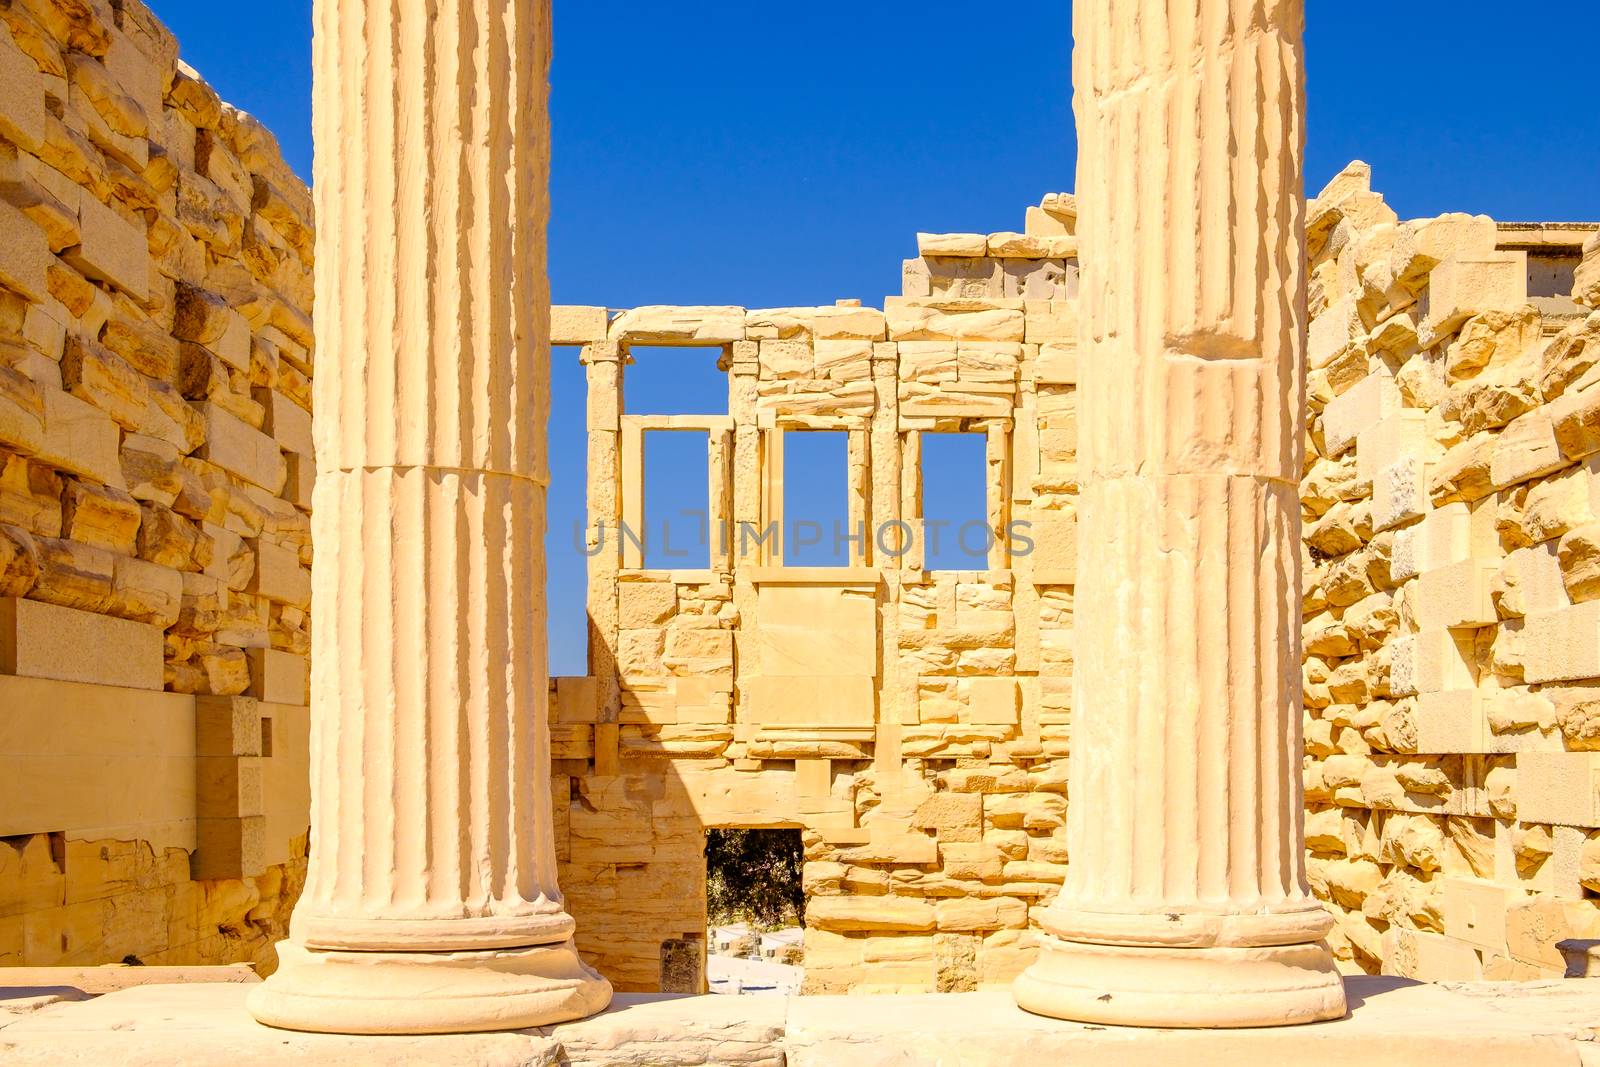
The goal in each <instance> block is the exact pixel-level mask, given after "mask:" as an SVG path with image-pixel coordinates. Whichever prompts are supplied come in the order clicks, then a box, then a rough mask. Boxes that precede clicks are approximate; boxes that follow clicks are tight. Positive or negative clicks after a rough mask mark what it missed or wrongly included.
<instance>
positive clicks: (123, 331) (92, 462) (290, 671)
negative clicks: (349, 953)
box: [0, 0, 313, 969]
mask: <svg viewBox="0 0 1600 1067" xmlns="http://www.w3.org/2000/svg"><path fill="white" fill-rule="evenodd" d="M0 23H3V26H4V29H3V31H0V287H3V291H0V837H3V839H4V840H3V842H0V964H3V965H11V964H24V963H25V964H36V965H43V964H79V963H100V962H116V961H120V960H122V959H124V958H125V957H134V958H136V959H137V960H139V961H141V962H144V963H147V964H161V963H172V964H196V963H220V962H227V961H234V960H251V961H257V962H259V963H262V964H264V965H265V966H266V969H270V966H271V962H272V960H273V958H274V953H273V949H272V943H273V942H274V941H276V940H278V939H279V938H281V937H283V936H284V934H285V933H286V932H287V920H288V914H289V907H290V905H291V904H292V903H293V900H294V898H295V896H296V895H297V894H298V892H299V887H300V884H301V882H302V881H303V879H304V871H305V864H306V834H307V827H308V826H309V817H308V813H307V809H308V805H309V788H308V784H307V764H306V748H307V734H308V729H309V722H308V717H307V712H306V703H307V689H306V678H307V654H308V652H309V647H310V634H309V628H308V625H307V611H308V609H309V607H310V603H311V581H310V572H309V569H308V564H309V563H310V559H311V537H310V519H309V515H308V509H309V507H310V503H311V483H312V475H313V470H312V461H311V456H312V451H313V449H312V442H311V415H310V407H311V373H312V331H311V304H312V299H311V268H312V238H313V228H312V213H311V202H310V197H309V195H308V193H307V190H306V188H305V187H304V185H303V184H302V183H301V182H300V181H299V179H297V178H296V177H295V176H294V174H293V173H292V172H291V171H290V170H289V168H288V167H287V166H286V165H285V164H284V162H283V160H282V158H281V157H280V155H279V152H278V148H277V144H276V142H275V141H274V139H273V137H272V135H271V134H270V133H268V132H267V131H266V130H265V129H264V128H262V126H261V124H260V123H258V122H257V121H256V120H255V119H252V118H251V117H250V116H248V115H245V114H243V113H242V112H239V111H236V110H235V109H233V108H231V107H229V106H227V105H226V104H223V103H222V102H221V101H220V100H219V99H218V98H217V95H216V93H215V92H213V91H212V90H211V88H210V87H209V86H207V85H206V84H205V82H203V81H202V80H201V79H200V77H199V75H197V74H196V73H195V72H194V71H192V70H190V69H188V68H187V67H185V66H184V65H183V64H181V63H180V62H179V61H178V45H177V42H176V41H175V40H174V39H173V37H172V35H171V34H170V33H169V32H168V31H167V30H166V28H165V27H163V26H162V25H161V24H160V23H159V22H158V21H157V20H156V19H155V17H154V16H153V15H152V14H151V12H150V11H149V9H148V8H147V7H145V6H144V5H143V4H142V3H140V2H138V0H116V2H115V3H112V2H108V0H11V2H8V3H3V4H0Z"/></svg>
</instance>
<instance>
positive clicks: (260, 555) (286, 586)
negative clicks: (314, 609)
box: [245, 539, 311, 608]
mask: <svg viewBox="0 0 1600 1067" xmlns="http://www.w3.org/2000/svg"><path fill="white" fill-rule="evenodd" d="M250 546H251V549H252V551H254V552H255V557H256V570H255V574H254V576H252V577H251V579H250V583H249V584H248V585H247V586H246V587H245V590H246V591H247V592H251V593H255V594H257V595H258V596H263V597H266V598H267V599H268V600H273V601H277V602H278V603H282V604H292V605H294V606H295V607H298V608H308V607H310V606H311V571H310V570H309V569H307V568H306V567H304V566H302V565H301V563H300V554H299V553H298V552H296V551H294V550H293V549H290V548H286V547H284V546H283V545H279V544H276V543H274V542H272V541H267V540H259V539H258V540H255V541H252V542H250Z"/></svg>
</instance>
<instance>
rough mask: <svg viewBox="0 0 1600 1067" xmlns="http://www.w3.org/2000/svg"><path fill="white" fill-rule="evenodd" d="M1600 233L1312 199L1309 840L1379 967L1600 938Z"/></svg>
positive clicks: (1367, 964)
mask: <svg viewBox="0 0 1600 1067" xmlns="http://www.w3.org/2000/svg"><path fill="white" fill-rule="evenodd" d="M1597 229H1600V228H1597V227H1595V226H1558V225H1519V224H1509V225H1508V224H1502V225H1498V226H1497V225H1496V224H1495V223H1494V222H1493V221H1491V220H1490V219H1488V218H1484V217H1470V216H1466V215H1446V216H1443V217H1440V218H1437V219H1424V220H1419V221H1415V222H1405V223H1401V222H1399V221H1398V220H1397V219H1396V217H1395V215H1394V213H1393V211H1391V210H1390V209H1389V208H1388V207H1387V205H1385V204H1384V202H1383V199H1382V197H1381V196H1379V195H1377V194H1376V193H1374V192H1373V191H1372V189H1371V183H1370V173H1369V172H1368V171H1367V169H1366V168H1364V167H1362V166H1360V165H1354V166H1352V167H1351V168H1350V169H1349V170H1347V171H1346V172H1345V173H1344V174H1342V175H1340V176H1339V177H1338V178H1337V179H1335V180H1334V182H1333V183H1332V184H1331V185H1330V186H1329V187H1328V189H1326V190H1325V191H1324V192H1323V193H1322V195H1321V196H1320V197H1319V198H1318V199H1317V200H1315V201H1314V202H1313V204H1312V208H1311V230H1312V244H1311V253H1312V261H1311V262H1312V275H1311V277H1312V292H1311V303H1312V307H1311V310H1312V313H1313V316H1314V318H1313V321H1312V325H1311V343H1310V356H1309V362H1310V367H1311V371H1310V406H1311V423H1310V441H1309V448H1308V467H1307V470H1306V473H1305V479H1304V481H1303V483H1302V492H1301V496H1302V501H1303V504H1304V509H1305V518H1306V559H1305V568H1306V601H1305V629H1304V638H1305V683H1306V685H1305V689H1306V707H1307V717H1306V734H1307V736H1306V747H1307V762H1306V797H1307V805H1308V811H1307V836H1308V843H1309V847H1310V850H1311V863H1310V873H1311V878H1312V882H1313V885H1314V886H1315V888H1316V890H1317V893H1318V894H1319V895H1320V896H1321V897H1322V898H1323V899H1325V900H1326V901H1328V903H1329V905H1330V907H1332V908H1333V910H1334V912H1335V914H1336V915H1337V916H1338V918H1339V923H1338V926H1337V927H1336V929H1335V932H1334V937H1333V943H1334V947H1335V950H1336V952H1337V953H1338V954H1339V955H1340V956H1341V957H1342V958H1343V959H1345V960H1348V961H1350V962H1351V963H1353V964H1355V965H1358V966H1360V967H1361V968H1363V969H1366V970H1369V971H1376V970H1378V969H1380V968H1382V969H1383V970H1384V971H1385V972H1386V973H1392V974H1400V975H1407V976H1412V977H1418V978H1427V979H1458V978H1478V977H1486V978H1529V977H1536V976H1550V975H1555V976H1559V975H1560V974H1561V973H1562V971H1563V960H1562V957H1561V953H1560V952H1559V951H1557V949H1556V947H1555V946H1556V944H1557V943H1558V942H1560V941H1561V940H1563V939H1564V938H1593V937H1600V809H1597V808H1596V796H1597V793H1596V790H1597V788H1600V658H1597V650H1600V616H1597V615H1596V614H1595V612H1596V610H1597V605H1596V603H1595V598H1597V597H1600V578H1597V576H1600V569H1597V568H1600V525H1596V522H1597V520H1600V512H1597V511H1596V510H1595V509H1596V507H1597V504H1596V501H1600V458H1597V456H1600V435H1597V434H1596V432H1595V426H1596V425H1600V423H1597V418H1600V414H1597V413H1600V368H1597V367H1596V364H1597V363H1600V312H1597V311H1595V310H1594V308H1596V307H1597V306H1600V299H1597V297H1600V293H1597V292H1596V285H1595V283H1596V280H1597V277H1596V276H1597V271H1596V264H1595V251H1594V250H1595V247H1596V244H1597V240H1600V238H1597V237H1596V232H1597ZM1585 245H1587V250H1586V248H1585Z"/></svg>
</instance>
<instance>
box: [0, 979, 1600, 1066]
mask: <svg viewBox="0 0 1600 1067" xmlns="http://www.w3.org/2000/svg"><path fill="white" fill-rule="evenodd" d="M5 981H7V977H6V972H3V971H0V982H5ZM250 988H251V987H250V986H249V985H239V984H207V985H182V986H142V987H138V988H132V989H126V990H123V991H120V992H116V993H110V994H107V995H106V996H103V997H99V998H97V999H94V1000H90V1001H87V1002H81V1003H69V1002H60V1003H45V1004H36V1005H34V1006H33V1010H32V1011H31V1012H30V1013H29V1014H25V1015H12V1016H8V1015H7V1014H6V1013H5V1012H3V1011H0V1062H4V1063H5V1064H6V1065H7V1067H11V1065H13V1064H29V1065H32V1064H97V1065H98V1064H104V1063H116V1064H119V1065H122V1064H126V1065H131V1067H152V1065H166V1064H196V1063H226V1064H228V1065H229V1067H254V1065H258V1064H259V1065H263V1067H265V1065H268V1064H271V1065H274V1067H277V1065H281V1064H283V1063H286V1062H305V1063H339V1064H341V1065H373V1067H380V1065H381V1067H394V1065H399V1064H413V1063H415V1064H421V1063H473V1064H483V1065H488V1067H501V1065H516V1067H546V1065H551V1067H553V1065H556V1064H560V1065H562V1067H646V1065H672V1067H699V1065H707V1067H709V1065H730V1067H784V1065H785V1064H787V1067H876V1065H883V1067H890V1065H893V1067H989V1065H991V1064H993V1065H996V1067H1001V1065H1004V1067H1010V1065H1013V1064H1050V1065H1052V1067H1057V1065H1072V1064H1084V1065H1091V1067H1103V1065H1106V1064H1116V1065H1117V1067H1141V1065H1150V1067H1173V1065H1174V1064H1183V1065H1184V1067H1247V1065H1253V1064H1278V1063H1288V1064H1296V1065H1298V1067H1318V1065H1322V1064H1361V1065H1362V1067H1416V1065H1418V1064H1431V1063H1448V1064H1450V1067H1545V1065H1549V1067H1581V1065H1584V1064H1589V1065H1593V1064H1597V1063H1600V1056H1596V1055H1595V1053H1596V1052H1597V1051H1600V1044H1596V1038H1597V1037H1600V1034H1597V1032H1596V1031H1597V1028H1600V979H1568V980H1566V981H1550V982H1533V983H1520V984H1519V983H1494V982H1477V983H1456V984H1450V985H1424V984H1422V983H1418V982H1411V981H1408V980H1406V979H1399V978H1369V977H1359V978H1352V979H1349V980H1348V982H1347V984H1346V989H1347V992H1348V995H1349V1000H1350V1004H1351V1007H1352V1009H1353V1014H1352V1015H1350V1016H1348V1017H1346V1018H1344V1019H1341V1020H1338V1021H1335V1022H1328V1023H1315V1024H1312V1025H1308V1026H1295V1027H1284V1028H1272V1029H1259V1030H1147V1029H1136V1028H1122V1027H1107V1026H1092V1025H1085V1024H1081V1023H1068V1022H1059V1021H1057V1020H1054V1019H1046V1018H1043V1017H1040V1016H1035V1015H1029V1014H1027V1013H1025V1012H1023V1011H1021V1010H1020V1009H1018V1008H1017V1007H1016V1005H1015V1004H1014V1003H1013V1002H1012V1000H1011V997H1010V995H1009V994H1008V993H1005V992H1002V991H996V992H985V993H963V994H948V995H933V996H906V997H800V998H793V999H784V998H779V997H718V996H705V997H670V996H646V995H638V994H634V995H620V996H618V997H617V998H616V1000H615V1002H614V1004H613V1005H612V1007H611V1008H610V1009H609V1010H607V1011H606V1012H604V1013H602V1014H600V1015H598V1016H596V1017H594V1018H592V1019H586V1020H584V1021H582V1022H578V1023H569V1024H565V1025H562V1026H555V1027H547V1028H543V1029H540V1030H536V1031H523V1032H515V1033H503V1034H476V1035H454V1036H444V1037H382V1038H376V1037H369V1038H351V1037H338V1036H330V1035H321V1034H299V1033H290V1032H288V1031H282V1030H273V1029H270V1028H268V1027H264V1026H261V1025H260V1024H258V1023H256V1022H255V1021H254V1020H253V1019H251V1018H250V1016H249V1015H248V1014H247V1013H246V1012H245V1010H244V998H245V995H246V994H247V993H248V992H249V990H250ZM32 992H37V990H33V991H32ZM5 998H6V992H5V991H4V990H0V1005H3V1004H4V1003H5ZM1584 1052H1587V1054H1588V1058H1585V1056H1584Z"/></svg>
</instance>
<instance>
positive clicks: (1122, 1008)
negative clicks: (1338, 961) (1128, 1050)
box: [1012, 935, 1346, 1029]
mask: <svg viewBox="0 0 1600 1067" xmlns="http://www.w3.org/2000/svg"><path fill="white" fill-rule="evenodd" d="M1012 992H1013V994H1014V995H1015V997H1016V1000H1017V1004H1018V1006H1020V1007H1021V1008H1022V1009H1023V1010H1024V1011H1029V1012H1032V1013H1034V1014H1035V1015H1048V1016H1051V1017H1052V1018H1056V1019H1070V1020H1072V1021H1074V1022H1085V1023H1105V1024H1108V1025H1112V1026H1154V1027H1178V1028H1184V1029H1231V1028H1237V1027H1247V1026H1294V1025H1297V1024H1300V1023H1311V1022H1320V1021H1322V1020H1325V1019H1339V1018H1342V1017H1343V1016H1344V1014H1345V1011H1346V1008H1345V996H1344V981H1343V979H1342V978H1341V977H1340V975H1339V972H1338V970H1337V969H1336V968H1335V967H1334V964H1333V956H1332V954H1331V953H1330V952H1329V951H1328V947H1327V946H1326V945H1325V944H1322V943H1320V942H1318V943H1314V944H1305V945H1278V946H1270V947H1263V948H1143V947H1133V946H1128V945H1090V944H1083V943H1080V942H1073V941H1063V940H1061V939H1060V938H1056V937H1051V936H1049V935H1044V936H1043V938H1042V942H1041V946H1040V954H1039V959H1038V962H1036V963H1035V964H1034V965H1033V966H1032V967H1030V968H1028V970H1027V971H1025V972H1024V973H1023V974H1022V976H1021V977H1019V978H1018V979H1017V980H1016V983H1015V985H1014V986H1013V987H1012Z"/></svg>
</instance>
